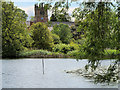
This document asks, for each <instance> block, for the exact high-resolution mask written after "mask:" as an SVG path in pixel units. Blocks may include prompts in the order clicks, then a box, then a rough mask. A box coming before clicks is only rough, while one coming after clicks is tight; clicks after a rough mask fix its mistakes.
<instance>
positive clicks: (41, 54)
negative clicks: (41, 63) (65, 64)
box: [18, 49, 120, 59]
mask: <svg viewBox="0 0 120 90" xmlns="http://www.w3.org/2000/svg"><path fill="white" fill-rule="evenodd" d="M119 54H120V51H118V50H112V49H107V50H105V53H104V57H103V59H110V58H113V59H116V56H118V55H119ZM85 56H86V55H85V53H84V52H83V53H80V52H79V51H78V50H74V51H70V52H68V53H67V54H64V53H60V52H51V51H47V50H27V51H22V52H20V54H19V56H18V57H20V58H83V59H86V57H85Z"/></svg>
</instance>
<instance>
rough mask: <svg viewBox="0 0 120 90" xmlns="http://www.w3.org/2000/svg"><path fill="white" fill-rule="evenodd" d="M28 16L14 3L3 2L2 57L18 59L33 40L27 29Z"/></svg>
mask: <svg viewBox="0 0 120 90" xmlns="http://www.w3.org/2000/svg"><path fill="white" fill-rule="evenodd" d="M26 18H27V14H26V13H25V11H23V10H21V9H19V8H17V7H15V6H14V3H12V2H10V3H6V2H2V49H3V52H2V56H3V57H16V56H17V55H18V53H19V52H20V51H21V50H24V49H25V47H30V46H31V44H32V42H33V40H32V38H31V37H30V36H29V34H28V32H27V28H26V24H25V21H26Z"/></svg>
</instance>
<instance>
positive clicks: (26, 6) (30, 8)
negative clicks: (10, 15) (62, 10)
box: [11, 0, 79, 21]
mask: <svg viewBox="0 0 120 90" xmlns="http://www.w3.org/2000/svg"><path fill="white" fill-rule="evenodd" d="M11 1H13V2H14V5H15V6H17V7H18V8H20V9H22V10H24V11H25V12H26V13H27V14H28V19H27V20H29V18H30V16H34V5H35V4H36V3H40V2H41V1H42V2H43V0H41V1H37V0H36V1H35V0H34V1H33V0H29V1H28V0H24V1H22V2H21V1H20V0H11ZM44 2H45V1H44ZM76 7H79V5H78V4H77V3H76V2H73V3H71V6H70V8H69V11H68V13H69V15H71V14H72V11H73V10H74V9H75V8H76ZM50 16H51V11H50V10H49V11H48V18H50ZM72 21H74V18H72Z"/></svg>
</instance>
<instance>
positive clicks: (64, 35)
mask: <svg viewBox="0 0 120 90" xmlns="http://www.w3.org/2000/svg"><path fill="white" fill-rule="evenodd" d="M52 33H54V34H57V35H58V36H59V37H60V40H61V41H62V43H66V44H68V43H70V40H71V38H72V33H71V30H70V27H69V26H68V25H66V24H62V23H61V24H59V25H54V26H53V30H52Z"/></svg>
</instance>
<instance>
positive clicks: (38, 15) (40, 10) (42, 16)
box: [35, 3, 48, 23]
mask: <svg viewBox="0 0 120 90" xmlns="http://www.w3.org/2000/svg"><path fill="white" fill-rule="evenodd" d="M47 21H48V13H47V10H46V9H45V8H44V4H43V3H40V4H39V6H38V4H35V23H36V22H47Z"/></svg>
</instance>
